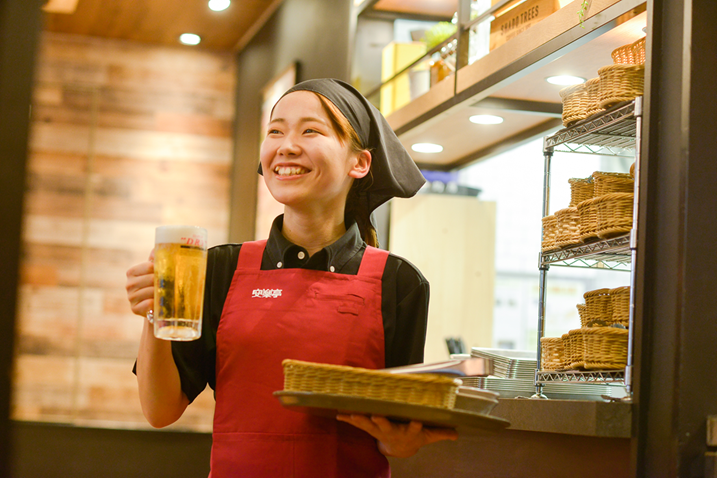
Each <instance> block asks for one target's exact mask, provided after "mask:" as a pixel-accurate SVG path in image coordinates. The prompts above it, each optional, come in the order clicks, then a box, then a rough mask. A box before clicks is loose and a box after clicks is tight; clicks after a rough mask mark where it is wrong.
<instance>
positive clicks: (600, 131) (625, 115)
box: [544, 101, 637, 157]
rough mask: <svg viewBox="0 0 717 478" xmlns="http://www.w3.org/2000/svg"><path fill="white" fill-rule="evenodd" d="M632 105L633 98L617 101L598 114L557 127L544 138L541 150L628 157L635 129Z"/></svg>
mask: <svg viewBox="0 0 717 478" xmlns="http://www.w3.org/2000/svg"><path fill="white" fill-rule="evenodd" d="M635 104H636V101H630V102H627V103H620V104H618V105H616V106H613V107H612V108H610V109H608V110H607V111H605V112H603V113H601V114H599V115H596V116H592V117H590V118H588V119H586V120H583V121H580V122H578V123H576V124H574V125H573V126H570V127H568V128H564V129H561V130H560V131H558V132H556V133H555V134H553V135H552V136H547V137H546V138H545V142H544V149H549V148H553V150H554V151H563V152H569V153H586V154H604V155H612V156H629V157H632V156H634V154H635V137H636V132H637V128H636V126H635V125H636V121H637V115H636V113H635ZM555 148H557V149H555Z"/></svg>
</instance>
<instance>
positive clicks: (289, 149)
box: [277, 134, 301, 156]
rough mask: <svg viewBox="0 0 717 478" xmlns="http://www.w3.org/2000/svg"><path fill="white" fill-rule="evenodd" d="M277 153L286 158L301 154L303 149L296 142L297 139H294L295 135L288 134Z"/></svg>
mask: <svg viewBox="0 0 717 478" xmlns="http://www.w3.org/2000/svg"><path fill="white" fill-rule="evenodd" d="M277 152H278V153H279V154H281V155H284V156H293V155H296V154H299V153H300V152H301V148H300V147H299V145H298V143H297V142H296V138H295V137H294V135H293V134H287V135H286V136H284V138H283V139H282V141H281V145H280V146H279V150H278V151H277Z"/></svg>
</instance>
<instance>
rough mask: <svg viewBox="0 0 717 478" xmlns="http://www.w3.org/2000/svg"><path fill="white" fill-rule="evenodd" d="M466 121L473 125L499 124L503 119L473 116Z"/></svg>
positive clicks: (493, 116) (494, 116)
mask: <svg viewBox="0 0 717 478" xmlns="http://www.w3.org/2000/svg"><path fill="white" fill-rule="evenodd" d="M468 119H469V120H470V122H471V123H475V124H501V123H502V122H503V118H502V117H500V116H496V115H473V116H471V117H470V118H468Z"/></svg>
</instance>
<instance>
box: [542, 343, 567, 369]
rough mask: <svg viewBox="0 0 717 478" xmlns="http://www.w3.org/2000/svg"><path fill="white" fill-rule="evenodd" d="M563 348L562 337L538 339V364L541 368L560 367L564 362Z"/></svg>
mask: <svg viewBox="0 0 717 478" xmlns="http://www.w3.org/2000/svg"><path fill="white" fill-rule="evenodd" d="M564 355H565V349H564V348H563V339H562V337H543V338H541V339H540V365H541V367H542V369H543V370H559V369H562V368H563V366H564V362H565V356H564Z"/></svg>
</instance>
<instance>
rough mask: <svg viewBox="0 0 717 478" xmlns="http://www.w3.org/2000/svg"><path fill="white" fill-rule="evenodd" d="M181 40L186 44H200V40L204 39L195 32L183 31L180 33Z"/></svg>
mask: <svg viewBox="0 0 717 478" xmlns="http://www.w3.org/2000/svg"><path fill="white" fill-rule="evenodd" d="M179 41H180V42H182V43H184V44H185V45H199V42H200V41H202V39H201V38H199V35H195V34H194V33H182V34H181V35H179Z"/></svg>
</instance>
